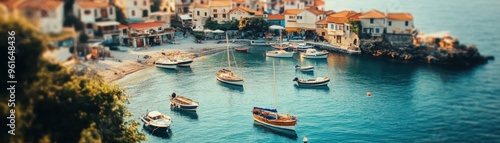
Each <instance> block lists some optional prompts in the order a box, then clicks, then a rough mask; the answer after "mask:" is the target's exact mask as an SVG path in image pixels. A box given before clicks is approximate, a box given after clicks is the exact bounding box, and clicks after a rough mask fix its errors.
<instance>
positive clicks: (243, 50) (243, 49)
mask: <svg viewBox="0 0 500 143" xmlns="http://www.w3.org/2000/svg"><path fill="white" fill-rule="evenodd" d="M234 50H235V51H237V52H243V53H246V52H248V48H234Z"/></svg>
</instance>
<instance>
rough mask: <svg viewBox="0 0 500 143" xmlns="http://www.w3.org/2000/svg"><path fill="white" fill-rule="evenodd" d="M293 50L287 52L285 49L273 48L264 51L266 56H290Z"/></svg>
mask: <svg viewBox="0 0 500 143" xmlns="http://www.w3.org/2000/svg"><path fill="white" fill-rule="evenodd" d="M294 53H295V52H287V51H285V50H274V51H268V52H266V56H268V57H276V58H291V57H293V54H294Z"/></svg>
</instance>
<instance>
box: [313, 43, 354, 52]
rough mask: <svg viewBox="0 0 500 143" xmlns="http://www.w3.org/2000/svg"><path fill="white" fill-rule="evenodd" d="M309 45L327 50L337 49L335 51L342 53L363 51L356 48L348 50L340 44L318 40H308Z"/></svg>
mask: <svg viewBox="0 0 500 143" xmlns="http://www.w3.org/2000/svg"><path fill="white" fill-rule="evenodd" d="M306 43H307V44H309V45H313V46H314V47H316V48H319V49H322V50H327V51H335V52H342V53H348V54H361V51H356V50H348V49H346V48H341V47H338V46H334V45H332V44H328V43H323V42H321V43H318V42H306Z"/></svg>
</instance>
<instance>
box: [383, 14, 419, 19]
mask: <svg viewBox="0 0 500 143" xmlns="http://www.w3.org/2000/svg"><path fill="white" fill-rule="evenodd" d="M387 19H390V20H413V16H412V15H411V14H410V13H387Z"/></svg>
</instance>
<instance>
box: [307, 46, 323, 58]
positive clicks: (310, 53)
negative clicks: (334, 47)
mask: <svg viewBox="0 0 500 143" xmlns="http://www.w3.org/2000/svg"><path fill="white" fill-rule="evenodd" d="M303 57H304V58H309V59H326V57H328V52H327V51H318V50H316V49H313V48H311V49H307V50H306V52H305V53H304V55H303Z"/></svg>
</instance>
